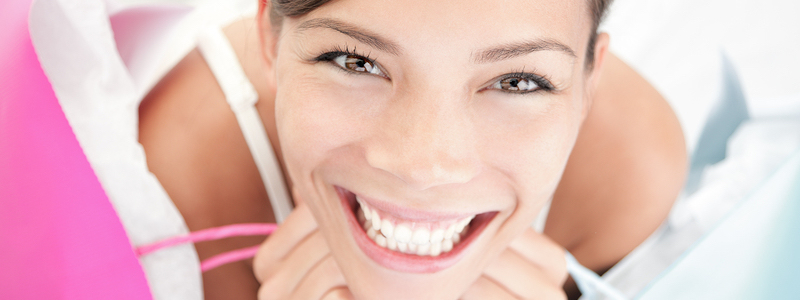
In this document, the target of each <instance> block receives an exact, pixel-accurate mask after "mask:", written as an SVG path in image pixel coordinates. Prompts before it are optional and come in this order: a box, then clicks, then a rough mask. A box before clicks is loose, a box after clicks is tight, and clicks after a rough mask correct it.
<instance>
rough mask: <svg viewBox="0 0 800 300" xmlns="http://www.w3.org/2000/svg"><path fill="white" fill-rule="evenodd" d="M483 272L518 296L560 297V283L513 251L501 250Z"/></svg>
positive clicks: (530, 297) (535, 297)
mask: <svg viewBox="0 0 800 300" xmlns="http://www.w3.org/2000/svg"><path fill="white" fill-rule="evenodd" d="M483 274H484V276H485V277H487V278H488V279H491V280H492V281H493V282H495V283H496V284H497V285H498V286H500V287H501V288H503V289H504V290H506V291H507V292H508V293H510V294H512V295H514V296H515V297H518V298H523V299H561V297H560V293H562V290H561V285H560V284H557V283H554V282H553V281H552V280H551V279H550V278H548V275H547V274H546V273H545V272H544V271H543V270H542V269H540V268H539V266H537V265H535V264H533V263H531V262H530V261H528V260H526V259H525V258H523V257H522V256H520V255H519V254H517V253H516V252H514V251H510V250H507V251H503V253H501V254H500V256H499V257H498V258H497V259H496V260H495V261H494V262H492V263H491V264H490V265H489V266H487V267H486V270H484V273H483Z"/></svg>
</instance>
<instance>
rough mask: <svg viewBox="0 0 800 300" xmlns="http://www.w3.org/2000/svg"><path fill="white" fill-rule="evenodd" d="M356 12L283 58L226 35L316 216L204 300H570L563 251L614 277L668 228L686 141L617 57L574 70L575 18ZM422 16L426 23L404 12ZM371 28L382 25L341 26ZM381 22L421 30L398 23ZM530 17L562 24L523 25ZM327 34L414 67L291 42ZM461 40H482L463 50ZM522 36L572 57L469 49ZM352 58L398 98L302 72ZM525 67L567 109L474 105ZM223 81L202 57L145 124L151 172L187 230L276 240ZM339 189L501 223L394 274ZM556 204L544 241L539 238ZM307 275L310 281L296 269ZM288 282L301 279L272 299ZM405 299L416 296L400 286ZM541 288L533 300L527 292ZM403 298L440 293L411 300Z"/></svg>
mask: <svg viewBox="0 0 800 300" xmlns="http://www.w3.org/2000/svg"><path fill="white" fill-rule="evenodd" d="M361 2H362V1H334V2H333V3H330V4H327V5H325V6H323V7H321V8H320V9H318V10H315V11H314V12H312V13H310V14H308V15H306V16H303V17H301V18H297V19H288V20H286V22H285V23H284V26H283V28H282V30H283V32H282V33H281V38H280V39H277V38H276V37H273V36H271V35H270V33H271V30H270V29H269V28H265V27H266V26H268V25H267V24H269V22H268V20H265V19H261V20H259V24H261V25H260V26H261V27H257V26H256V25H255V24H256V22H255V21H253V20H245V21H242V22H240V23H237V24H233V25H231V26H229V27H228V28H226V34H227V35H228V37H229V39H230V40H231V43H232V44H233V45H234V47H235V48H236V51H237V55H238V56H239V59H240V61H242V62H243V66H244V68H245V72H246V74H247V76H248V77H249V78H250V80H251V82H253V83H255V86H256V88H257V90H258V92H259V96H260V100H259V103H258V104H257V107H258V109H259V112H260V114H261V116H262V120H263V121H264V123H265V126H266V128H267V131H268V135H269V138H270V140H271V142H272V143H273V148H274V149H276V153H277V154H278V156H279V158H280V159H281V161H282V162H285V163H286V164H285V166H287V167H286V168H284V171H285V172H287V173H288V174H289V175H290V176H289V177H288V178H290V179H291V182H292V188H293V190H294V191H295V196H296V197H295V201H298V200H299V199H303V200H302V201H303V202H304V203H305V204H304V205H300V206H299V207H298V209H297V210H296V212H294V213H293V214H292V216H291V217H290V220H289V221H287V222H286V223H285V224H284V225H283V226H282V227H281V228H280V229H279V230H278V232H276V233H275V234H274V235H273V236H272V237H271V238H270V239H268V241H267V243H265V244H264V246H263V247H262V250H261V252H260V254H259V255H258V256H257V257H256V267H255V270H253V268H252V267H251V263H252V262H250V261H243V262H240V263H234V264H230V265H227V266H223V267H220V268H218V269H215V270H212V271H210V272H207V273H205V274H204V275H203V279H204V286H205V293H206V298H208V299H252V298H254V295H255V294H256V291H257V290H258V289H259V288H260V289H261V297H262V298H263V299H267V298H269V297H273V296H274V295H292V296H293V297H298V298H302V297H304V296H308V295H300V294H292V293H295V292H296V291H307V290H312V289H307V288H299V287H302V286H313V287H316V291H317V294H314V295H311V297H316V299H319V298H321V297H331V298H334V297H339V296H341V297H349V296H351V295H355V296H358V297H360V298H372V297H378V296H379V295H380V296H381V297H380V298H382V299H386V298H388V297H383V295H381V293H386V296H392V295H405V296H406V297H409V296H427V297H433V298H434V299H444V298H456V297H464V298H469V297H476V298H486V297H490V295H495V296H497V295H498V294H499V295H503V296H508V297H526V296H531V297H532V296H535V295H533V294H530V293H531V291H536V294H537V295H543V294H548V295H550V296H552V297H554V298H559V297H561V296H562V294H561V293H560V292H558V291H560V289H559V288H558V287H559V286H560V284H561V282H563V280H564V276H565V275H564V274H565V273H564V270H563V248H566V249H567V250H570V251H571V252H572V253H573V254H574V255H575V256H576V257H577V258H578V259H579V260H580V261H581V262H582V263H583V264H585V265H587V266H589V267H590V268H592V269H594V270H596V271H598V272H602V271H604V270H606V269H608V268H609V267H610V266H612V265H613V264H614V263H616V262H617V261H618V260H619V259H621V258H622V257H623V256H624V255H625V254H627V253H628V252H629V251H630V250H631V249H633V248H634V247H635V246H636V245H638V244H639V243H641V241H642V240H644V239H645V238H646V237H647V236H648V235H649V234H650V233H652V231H653V230H654V229H655V228H656V227H657V226H658V225H659V224H660V223H661V221H662V220H663V219H664V217H665V216H666V214H667V213H668V211H669V208H670V207H671V204H672V201H673V199H674V198H675V196H676V195H677V193H678V191H679V189H680V184H681V182H682V180H683V174H684V171H685V169H684V168H685V159H686V154H685V152H684V148H685V147H684V146H683V137H682V135H681V133H680V127H679V126H678V124H677V121H676V120H675V117H674V114H673V113H672V111H671V110H670V109H669V107H668V106H667V105H666V103H665V102H664V101H663V99H662V98H661V97H660V96H659V95H658V93H657V92H656V91H655V90H654V89H653V88H652V87H651V86H650V85H649V84H647V82H646V81H644V79H642V78H641V77H639V76H638V75H637V74H636V73H635V71H633V70H632V69H630V68H629V67H627V66H626V65H625V64H624V63H623V62H621V61H619V60H618V59H617V58H615V57H613V55H608V57H607V58H606V57H605V56H604V53H606V51H605V45H607V38H606V37H605V36H603V37H602V38H601V39H600V42H599V43H598V48H597V51H596V53H597V57H596V59H595V61H596V63H597V65H596V66H595V67H594V68H593V69H592V71H587V69H586V68H584V64H583V56H582V55H580V54H582V53H585V50H586V49H585V45H584V44H585V41H586V40H588V34H589V33H588V31H589V30H588V28H589V24H588V23H585V20H584V18H586V17H585V16H584V15H583V14H582V13H583V12H584V10H583V9H584V8H583V7H582V6H581V5H583V2H582V1H577V0H576V1H566V2H563V1H562V2H555V1H553V2H552V3H550V2H547V1H532V2H536V3H532V4H531V5H527V6H526V7H532V8H531V9H532V11H525V13H522V12H520V11H516V10H515V9H511V8H505V7H503V6H498V5H489V4H486V3H472V4H469V5H458V6H452V5H446V4H438V3H428V2H425V3H420V4H415V5H412V4H404V5H401V6H399V7H386V6H390V5H391V4H385V3H381V4H378V3H361ZM367 2H368V1H367ZM533 4H536V5H533ZM370 5H375V6H376V7H370ZM422 5H424V6H425V8H426V9H424V10H418V9H414V10H413V11H409V12H404V13H403V10H408V9H409V8H410V7H417V8H418V7H421V6H422ZM354 8H357V9H354ZM363 11H369V12H370V14H366V15H364V14H358V16H357V17H356V16H354V15H347V14H346V12H351V13H354V14H355V13H358V12H363ZM381 12H392V14H393V15H403V16H413V17H409V18H403V20H396V18H392V17H391V15H388V16H387V15H382V14H381ZM531 14H534V15H541V16H550V17H549V18H541V19H537V20H531V18H530V17H529V16H530V15H531ZM498 16H502V17H498ZM318 17H337V18H340V19H344V20H348V21H349V22H351V23H356V24H357V25H359V26H360V27H364V28H367V29H369V30H370V31H372V32H375V33H380V35H381V36H383V37H386V38H387V39H391V40H394V41H395V42H396V43H397V44H398V45H402V47H403V50H404V51H403V53H402V54H400V55H396V56H393V55H390V54H386V53H381V52H380V51H379V50H378V49H371V48H369V45H362V44H359V43H357V41H355V40H353V39H351V38H348V37H347V36H344V35H342V34H339V33H337V32H335V31H333V30H330V29H309V30H307V31H305V32H303V33H301V34H297V33H293V32H292V31H291V30H292V28H293V26H296V25H297V24H300V23H302V22H303V21H304V20H309V19H312V18H318ZM463 20H470V22H463ZM483 20H485V21H483ZM497 20H502V22H500V21H497ZM390 21H391V22H390ZM421 24H424V26H421ZM504 28H515V30H513V31H510V30H504ZM454 30H455V31H457V32H470V33H471V34H470V35H453V34H452V32H453V31H454ZM409 32H413V33H414V34H413V35H411V34H407V33H409ZM259 33H261V34H264V36H263V37H262V38H261V39H259ZM522 33H525V35H524V36H526V37H528V36H534V37H537V36H547V37H549V38H554V39H557V40H559V41H561V42H562V43H564V44H566V45H568V46H569V47H570V48H572V49H573V50H574V52H575V53H578V54H579V55H577V56H576V57H567V56H566V55H563V54H561V53H554V52H553V51H543V52H540V53H535V54H530V55H526V56H522V57H517V58H514V59H510V60H507V61H502V62H496V63H490V64H475V63H473V62H472V61H470V59H469V58H470V54H471V53H472V51H474V50H475V49H476V48H477V49H481V48H484V47H488V46H492V45H496V44H498V43H499V44H502V43H509V42H515V41H517V40H518V39H519V37H520V36H521V34H522ZM260 41H263V43H262V42H260ZM431 41H437V42H431ZM340 44H347V45H353V46H356V47H357V49H360V50H362V51H365V52H371V54H372V55H373V56H376V57H378V62H379V63H380V64H381V65H382V67H384V68H386V70H387V71H388V73H389V74H390V75H391V77H390V78H391V80H386V79H384V78H376V77H375V76H370V75H352V74H346V73H344V72H341V71H339V70H337V69H336V67H335V66H334V65H332V64H329V63H316V64H313V63H309V62H308V60H307V58H308V56H310V55H309V54H310V53H317V52H319V51H323V50H321V49H326V50H327V47H332V46H336V45H340ZM315 50H316V52H314V51H315ZM365 54H366V53H365ZM604 62H605V63H604ZM523 67H524V70H537V72H542V73H545V74H546V75H548V76H549V78H552V79H554V80H553V81H554V84H556V83H558V84H557V86H559V87H561V88H560V89H561V92H559V93H557V94H548V93H538V94H535V95H534V96H531V95H526V96H521V95H508V94H504V93H503V92H499V91H489V90H481V88H482V87H485V86H486V85H487V84H488V83H490V82H492V80H494V79H496V77H497V76H500V75H503V74H505V73H509V72H515V71H519V69H522V68H523ZM276 75H277V76H276ZM215 82H216V81H215V79H214V78H213V76H212V75H211V73H210V71H209V70H208V67H207V65H205V63H204V62H203V60H202V57H201V56H200V55H199V54H198V53H197V52H193V53H190V54H189V56H187V57H186V58H185V59H184V61H183V62H181V64H179V65H178V66H176V68H175V69H174V70H173V72H172V73H170V74H169V75H168V76H167V77H165V78H164V80H162V82H161V83H160V84H159V86H157V87H156V88H155V89H154V90H153V91H152V92H151V93H150V95H148V97H147V98H146V99H145V100H144V101H143V103H142V104H141V106H140V142H141V143H142V145H143V146H144V148H145V151H146V153H147V158H148V166H149V167H150V170H151V171H152V172H153V173H154V174H155V175H156V176H157V177H158V178H159V180H160V181H161V182H162V184H163V186H164V188H165V189H166V191H167V192H168V194H169V195H170V197H171V198H172V199H173V201H174V202H175V204H176V206H177V207H178V209H179V211H181V213H182V214H183V216H184V218H185V220H186V222H187V225H188V226H189V228H190V230H193V231H194V230H199V229H203V228H208V227H214V226H219V225H225V224H233V223H242V222H268V221H272V220H271V219H272V213H271V208H270V207H269V202H268V201H267V200H266V192H265V191H264V188H263V186H261V182H260V178H259V176H258V172H257V170H256V168H255V165H254V163H253V161H252V158H251V157H250V154H249V152H248V151H249V150H248V149H247V147H246V144H245V143H244V139H243V137H242V136H241V133H240V131H239V129H238V125H237V124H236V122H235V119H234V117H233V114H232V112H231V111H230V109H229V108H228V107H227V103H225V101H224V96H223V95H222V93H221V91H220V90H219V87H218V86H216V84H215ZM434 83H435V84H434ZM363 99H370V101H364V100H363ZM434 99H435V100H436V101H433V100H434ZM400 112H402V114H401V113H400ZM398 115H403V116H405V117H404V118H397V116H398ZM276 116H277V118H276ZM584 120H585V122H584ZM579 130H580V134H579ZM410 133H413V134H410ZM498 136H502V137H503V138H502V139H498V138H497V137H498ZM408 137H413V138H408ZM576 141H577V142H576ZM573 144H574V145H575V150H574V151H572V152H570V151H571V149H572V146H573ZM632 154H633V155H632ZM284 155H285V157H284ZM568 157H569V161H567V158H568ZM388 158H392V159H388ZM198 162H202V163H198ZM434 166H436V167H435V168H434ZM562 172H563V179H562V178H561V175H562ZM559 179H561V180H559ZM332 184H337V185H341V186H344V187H345V188H348V189H353V190H355V191H356V192H360V193H367V194H369V195H370V196H373V197H379V198H381V199H385V200H387V201H391V202H393V203H395V204H398V205H402V206H408V207H415V208H419V209H427V210H437V211H444V210H452V209H453V207H459V209H464V210H467V211H498V212H499V213H498V215H497V217H496V218H495V220H493V221H492V223H491V224H490V226H489V227H488V228H487V230H486V232H484V233H483V234H482V235H481V239H479V240H478V241H476V243H475V244H474V245H472V246H471V251H469V253H468V254H467V255H466V257H465V258H464V259H463V260H462V261H461V262H459V263H458V264H456V265H455V266H453V267H452V268H450V269H447V270H445V271H442V272H441V273H440V274H433V275H431V274H425V275H419V274H411V275H410V274H402V273H399V272H396V271H391V270H387V269H385V268H382V267H380V266H378V265H377V264H375V263H374V262H372V261H371V260H369V258H367V257H366V256H364V255H363V253H361V252H360V250H359V249H358V247H357V246H355V244H354V243H353V241H352V237H351V234H350V231H349V229H348V228H347V227H346V226H347V225H346V223H345V222H344V215H343V212H342V208H341V207H339V206H337V205H339V204H338V203H339V202H338V198H337V197H336V195H335V193H333V190H332ZM551 196H552V197H554V201H553V206H552V209H551V214H550V217H549V218H548V220H547V227H546V230H545V233H546V235H547V237H544V236H541V235H537V234H535V233H533V232H532V231H531V230H529V229H528V224H530V222H531V221H532V220H533V218H534V217H535V215H536V213H537V212H538V210H539V209H540V208H541V206H542V205H543V203H544V202H545V201H546V200H547V199H548V198H549V197H551ZM487 199H492V201H487ZM291 220H294V221H292V222H290V221H291ZM309 224H312V225H309ZM317 224H324V226H319V227H317V226H316V225H317ZM548 237H549V238H548ZM261 241H262V239H261V238H258V237H254V238H239V239H231V240H224V241H215V242H207V243H201V244H198V245H196V249H197V251H198V254H199V256H200V258H201V259H204V258H208V257H210V256H212V255H215V254H218V253H221V252H224V251H227V250H233V249H237V248H240V247H244V246H250V245H255V244H258V243H259V242H261ZM553 241H555V243H554V242H553ZM315 243H316V244H315ZM514 245H518V246H516V247H515V246H514ZM519 245H524V246H519ZM280 247H283V248H281V249H277V250H276V248H280ZM562 247H563V248H562ZM309 248H311V249H316V251H315V253H316V256H315V257H316V258H317V259H316V260H308V259H289V257H292V255H293V253H301V252H303V251H309V250H304V249H309ZM265 249H266V250H265ZM537 249H538V250H537ZM537 251H538V252H537ZM270 253H272V255H273V256H269V255H270ZM294 256H295V257H308V256H300V255H297V254H294ZM303 261H306V263H308V262H307V261H311V262H313V263H314V264H313V265H312V266H311V267H307V268H298V267H297V264H300V263H303ZM509 262H516V263H509ZM340 265H346V266H348V268H346V269H344V270H341V269H339V267H338V266H340ZM510 266H511V267H510ZM512 267H517V268H512ZM298 270H299V271H298ZM254 272H255V274H256V275H255V276H254V274H253V273H254ZM276 274H277V275H276ZM513 274H523V275H524V276H522V275H521V276H510V275H513ZM367 275H369V276H367ZM256 277H258V278H256ZM277 278H295V279H294V281H292V282H293V283H292V284H277V283H280V281H276V280H277ZM297 278H299V279H297ZM521 278H525V279H526V280H523V281H520V280H519V279H521ZM257 279H260V281H261V282H262V283H263V284H260V283H259V281H257ZM400 280H402V282H404V283H406V284H408V285H412V286H415V287H417V288H415V289H409V288H408V287H407V286H400V285H397V284H395V283H397V282H401V281H400ZM520 282H522V283H525V284H527V285H520ZM533 283H539V286H540V288H535V289H531V288H529V287H530V285H532V284H533ZM345 284H346V287H345ZM296 287H297V288H296ZM442 287H446V288H442ZM567 289H568V290H572V289H571V288H570V287H568V288H567ZM409 290H414V291H419V292H420V293H422V292H430V291H435V292H437V293H439V294H430V293H425V294H420V295H409V294H408V293H409ZM547 291H550V293H548V292H547ZM400 292H403V293H404V294H400ZM271 295H272V296H271ZM478 296H483V297H478ZM277 298H280V297H277ZM498 298H499V297H498Z"/></svg>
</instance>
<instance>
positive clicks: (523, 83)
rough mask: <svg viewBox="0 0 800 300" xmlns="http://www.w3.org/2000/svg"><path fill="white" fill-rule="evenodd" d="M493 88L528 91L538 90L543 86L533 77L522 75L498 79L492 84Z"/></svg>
mask: <svg viewBox="0 0 800 300" xmlns="http://www.w3.org/2000/svg"><path fill="white" fill-rule="evenodd" d="M492 88H493V89H496V90H502V91H509V92H513V93H527V92H533V91H536V90H538V89H540V88H541V87H540V86H539V84H538V83H536V82H535V81H534V80H533V79H530V78H525V77H522V76H511V77H506V78H503V79H500V80H498V81H496V82H495V83H494V84H493V85H492Z"/></svg>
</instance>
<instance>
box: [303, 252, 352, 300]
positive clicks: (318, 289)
mask: <svg viewBox="0 0 800 300" xmlns="http://www.w3.org/2000/svg"><path fill="white" fill-rule="evenodd" d="M345 286H346V282H345V280H344V275H342V272H341V271H340V270H339V266H338V265H337V264H336V261H335V260H334V259H333V256H330V255H328V256H327V257H325V259H323V260H322V261H321V262H320V263H319V264H317V265H316V266H314V269H312V270H311V272H310V273H308V275H307V276H306V277H305V278H303V281H301V282H300V285H298V286H297V288H296V289H295V290H294V292H293V293H292V297H291V298H290V299H296V300H310V299H314V300H316V299H320V298H322V296H323V295H324V294H325V292H327V291H329V290H331V289H332V288H336V287H345Z"/></svg>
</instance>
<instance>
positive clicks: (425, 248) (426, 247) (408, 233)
mask: <svg viewBox="0 0 800 300" xmlns="http://www.w3.org/2000/svg"><path fill="white" fill-rule="evenodd" d="M356 200H357V201H358V203H359V205H360V206H361V208H360V210H359V212H358V213H357V216H358V221H359V222H361V225H362V227H363V228H364V230H365V231H366V232H367V236H368V237H369V238H370V239H372V240H373V241H375V244H377V245H378V246H381V247H384V248H387V249H389V250H392V251H398V252H402V253H407V254H416V255H430V256H438V255H440V254H442V253H446V252H448V251H450V250H452V249H453V246H454V245H455V244H458V242H460V241H461V237H462V235H463V234H464V233H465V232H466V231H467V229H468V225H469V222H470V221H472V218H474V217H475V216H470V217H466V218H463V219H460V220H455V221H446V222H437V223H420V222H397V223H400V224H396V221H394V220H391V218H389V217H387V216H384V218H381V216H380V214H379V213H378V211H377V210H376V209H373V208H370V207H369V206H368V205H367V204H366V203H365V202H364V201H362V200H361V199H360V198H359V197H358V196H356Z"/></svg>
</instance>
